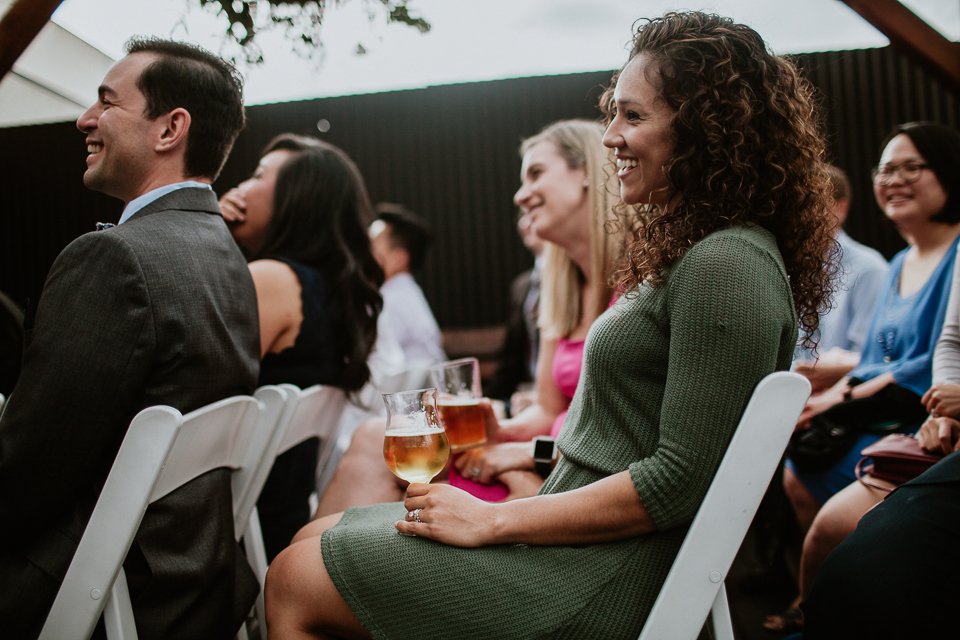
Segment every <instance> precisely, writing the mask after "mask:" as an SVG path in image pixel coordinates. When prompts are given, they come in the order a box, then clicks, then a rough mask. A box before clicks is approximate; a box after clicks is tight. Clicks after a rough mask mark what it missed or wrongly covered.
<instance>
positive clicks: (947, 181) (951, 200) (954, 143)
mask: <svg viewBox="0 0 960 640" xmlns="http://www.w3.org/2000/svg"><path fill="white" fill-rule="evenodd" d="M900 134H903V135H905V136H907V137H908V138H910V142H912V143H913V146H915V147H916V148H917V151H919V152H920V155H922V156H923V159H924V160H926V162H927V166H928V167H929V169H930V170H931V171H933V173H934V174H936V176H937V180H939V181H940V186H942V187H943V190H944V191H946V192H947V202H946V203H945V204H944V205H943V209H940V211H938V212H937V213H935V214H934V215H933V216H931V217H930V222H942V223H944V224H957V223H958V222H960V131H957V130H956V129H954V128H953V127H948V126H947V125H943V124H937V123H936V122H907V123H904V124H898V125H897V126H895V127H894V128H893V131H891V132H890V133H889V135H887V137H886V138H884V140H883V144H881V145H880V153H881V154H882V153H883V150H884V149H885V148H886V147H887V145H888V144H890V141H891V140H893V139H894V138H895V137H897V136H898V135H900Z"/></svg>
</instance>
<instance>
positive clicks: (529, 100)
mask: <svg viewBox="0 0 960 640" xmlns="http://www.w3.org/2000/svg"><path fill="white" fill-rule="evenodd" d="M796 59H797V60H798V62H799V63H800V64H801V66H802V67H803V68H804V70H805V73H807V74H808V77H810V79H811V81H812V82H813V83H814V85H815V86H816V87H817V88H818V90H819V91H820V92H821V95H822V99H823V105H824V109H825V118H824V122H825V124H824V126H825V128H826V132H827V134H828V136H829V140H830V142H831V150H830V152H831V157H832V158H833V159H834V161H835V162H836V163H837V164H838V165H839V166H840V167H842V168H843V169H845V170H846V171H847V172H848V173H849V174H850V178H851V181H852V183H853V189H854V202H853V205H852V210H851V213H850V218H849V220H848V229H849V230H850V233H851V235H852V236H854V237H855V238H857V239H858V240H861V241H863V242H866V243H867V244H869V245H871V246H874V247H876V248H878V249H879V250H880V251H882V252H883V253H884V254H885V255H887V256H888V257H889V256H891V255H892V254H893V253H894V252H895V251H897V250H898V249H899V248H900V247H902V246H903V243H902V240H900V238H899V236H898V234H897V233H896V230H895V229H894V228H893V227H892V225H890V224H889V223H887V222H886V221H884V220H883V217H882V215H881V213H880V212H879V210H878V209H877V207H876V204H875V203H874V200H873V191H872V186H871V185H870V179H869V169H870V167H871V166H873V165H874V164H876V162H877V158H878V155H879V149H878V147H879V143H880V141H881V140H882V139H883V137H884V135H885V134H886V132H887V131H888V130H889V129H890V128H891V127H892V126H893V125H894V124H896V123H898V122H903V121H909V120H920V119H930V120H937V121H940V122H943V123H945V124H949V125H952V126H954V127H958V128H960V109H958V105H957V103H958V97H957V96H956V95H954V94H952V93H950V92H949V91H946V90H944V89H943V88H942V87H940V86H939V85H938V84H937V82H936V80H934V79H933V78H931V77H930V76H928V75H927V74H926V73H924V72H923V71H922V70H920V69H919V68H918V67H916V66H915V65H913V64H912V63H911V62H909V61H908V60H906V59H905V58H903V57H902V56H900V55H899V54H897V52H896V51H894V50H893V49H892V48H890V47H886V48H883V49H867V50H860V51H841V52H826V53H815V54H808V55H801V56H796ZM609 78H610V72H609V71H604V72H596V73H581V74H571V75H566V76H549V77H539V78H520V79H511V80H501V81H493V82H481V83H471V84H462V85H452V86H441V87H430V88H427V89H418V90H410V91H397V92H390V93H382V94H369V95H358V96H346V97H336V98H325V99H317V100H305V101H300V102H292V103H282V104H273V105H261V106H254V107H250V108H249V109H248V116H249V125H248V127H247V129H246V130H245V131H244V132H243V133H242V134H241V135H240V137H239V139H238V140H237V144H236V145H235V147H234V150H233V153H232V154H231V157H230V159H229V161H228V162H227V165H226V166H225V168H224V171H223V173H222V174H221V176H220V178H219V179H218V181H217V182H216V184H215V185H214V186H215V188H216V189H217V191H218V192H220V193H222V192H224V191H226V190H227V189H228V188H230V187H232V186H234V185H236V184H237V183H239V182H240V181H241V180H243V179H244V178H246V177H247V176H248V175H249V174H250V173H251V172H252V170H253V168H254V167H255V166H256V163H257V159H258V156H259V152H260V150H261V149H262V148H263V146H264V145H265V144H266V143H267V141H269V140H270V138H272V137H273V136H274V135H276V134H278V133H281V132H285V131H292V132H295V133H304V134H309V135H317V136H320V137H322V138H323V139H325V140H328V141H329V142H331V143H333V144H336V145H338V146H340V147H342V148H343V149H344V150H345V151H347V153H349V154H350V155H351V157H353V159H354V160H355V161H356V162H357V164H358V166H359V167H360V170H361V172H362V173H363V175H364V177H365V178H366V180H367V183H368V187H369V189H370V192H371V197H372V198H373V200H374V201H375V202H376V201H384V200H385V201H394V202H400V203H403V204H405V205H407V206H408V207H410V208H411V209H413V210H414V211H417V212H418V213H420V214H421V215H423V216H424V217H425V218H426V219H427V220H428V222H429V223H430V224H431V226H432V228H433V230H434V233H435V235H436V244H435V246H434V247H433V249H432V250H431V251H430V254H429V255H428V258H427V263H426V265H425V267H424V269H423V271H422V273H420V274H418V277H419V279H420V281H421V283H422V284H423V287H424V290H425V292H426V294H427V297H428V298H429V300H430V303H431V305H432V306H433V307H434V310H435V312H436V315H437V318H438V320H439V321H440V324H441V326H443V327H444V328H469V327H482V326H489V325H494V324H498V323H501V322H503V321H504V320H505V319H506V316H507V297H508V287H509V283H510V280H511V279H512V278H513V276H515V275H516V274H517V273H519V272H520V271H522V270H523V269H525V268H527V267H528V266H529V265H530V264H531V258H530V256H529V254H528V253H527V252H526V250H525V249H524V248H523V246H522V244H521V243H520V241H519V238H518V237H517V234H516V231H515V228H514V222H515V220H516V216H515V207H514V205H513V202H512V198H513V194H514V192H515V191H516V188H517V186H518V180H519V170H520V159H519V157H518V155H517V147H518V145H519V142H520V140H521V138H523V137H525V136H529V135H532V134H534V133H536V132H537V131H538V130H539V129H540V128H542V127H543V126H544V125H546V124H548V123H550V122H553V121H555V120H558V119H562V118H573V117H585V118H596V117H598V115H599V113H598V111H597V110H596V107H595V105H596V100H597V97H598V95H599V93H600V90H601V87H602V85H603V84H604V83H606V82H607V81H608V80H609ZM321 118H325V119H327V120H329V122H330V123H331V129H330V131H329V132H328V133H325V134H321V133H319V132H318V131H317V128H316V124H317V121H318V120H320V119H321ZM0 142H2V143H3V145H4V148H5V149H7V150H8V153H7V155H6V158H7V159H6V160H5V161H4V165H3V167H2V171H0V290H3V291H4V292H6V293H8V294H9V295H11V297H13V299H14V300H16V301H17V302H19V303H21V304H22V303H23V301H24V300H25V299H26V298H28V297H29V298H31V299H33V300H34V301H36V299H37V298H38V296H39V293H40V289H41V287H42V285H43V281H44V279H45V277H46V274H47V271H48V270H49V268H50V265H51V264H52V263H53V260H54V259H55V258H56V256H57V254H58V253H59V252H60V250H62V249H63V247H64V246H66V245H67V244H68V243H69V242H70V241H71V240H72V239H73V238H76V237H77V236H79V235H80V234H81V233H85V232H87V231H89V230H91V229H92V228H93V224H94V223H95V222H98V221H115V220H116V219H117V218H118V217H119V214H120V211H121V209H122V206H121V204H120V203H119V202H118V201H116V200H113V199H111V198H108V197H106V196H103V195H101V194H98V193H93V192H90V191H89V190H87V189H85V188H84V187H83V184H82V181H81V176H82V174H83V171H84V168H85V166H84V158H85V156H86V150H85V147H84V145H83V136H82V134H80V133H79V132H77V130H76V127H75V126H74V124H73V123H58V124H51V125H39V126H32V127H19V128H12V129H0Z"/></svg>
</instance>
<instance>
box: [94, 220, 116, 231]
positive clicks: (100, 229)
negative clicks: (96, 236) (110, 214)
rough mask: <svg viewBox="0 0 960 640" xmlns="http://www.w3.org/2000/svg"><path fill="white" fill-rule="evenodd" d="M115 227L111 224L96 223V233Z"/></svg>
mask: <svg viewBox="0 0 960 640" xmlns="http://www.w3.org/2000/svg"><path fill="white" fill-rule="evenodd" d="M115 226H117V225H115V224H113V223H112V222H98V223H97V231H103V230H104V229H109V228H110V227H115Z"/></svg>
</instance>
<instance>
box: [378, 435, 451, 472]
mask: <svg viewBox="0 0 960 640" xmlns="http://www.w3.org/2000/svg"><path fill="white" fill-rule="evenodd" d="M449 455H450V445H449V444H448V442H447V436H446V434H445V433H444V432H443V429H426V430H424V429H417V428H411V429H396V430H392V431H387V434H386V437H384V439H383V459H384V460H386V462H387V466H388V467H389V468H390V471H393V473H394V475H396V476H397V477H399V478H403V479H404V480H406V481H407V482H424V483H427V482H430V480H432V479H433V477H434V476H435V475H437V474H438V473H440V470H441V469H443V465H445V464H446V463H447V456H449Z"/></svg>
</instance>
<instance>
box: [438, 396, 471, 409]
mask: <svg viewBox="0 0 960 640" xmlns="http://www.w3.org/2000/svg"><path fill="white" fill-rule="evenodd" d="M478 404H480V398H465V397H463V396H446V397H443V398H437V406H444V407H475V406H477V405H478Z"/></svg>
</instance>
